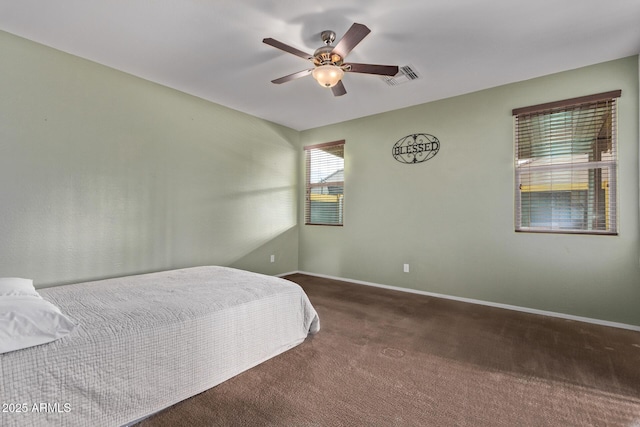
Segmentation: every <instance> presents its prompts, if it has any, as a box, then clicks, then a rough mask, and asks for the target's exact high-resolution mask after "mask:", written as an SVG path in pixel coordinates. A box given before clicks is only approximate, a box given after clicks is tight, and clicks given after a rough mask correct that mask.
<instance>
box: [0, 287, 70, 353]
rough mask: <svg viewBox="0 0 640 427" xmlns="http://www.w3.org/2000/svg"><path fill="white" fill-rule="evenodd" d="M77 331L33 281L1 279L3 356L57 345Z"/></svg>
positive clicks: (0, 306)
mask: <svg viewBox="0 0 640 427" xmlns="http://www.w3.org/2000/svg"><path fill="white" fill-rule="evenodd" d="M75 328H76V325H75V323H74V322H73V321H72V320H71V319H69V318H68V317H67V316H65V315H64V314H62V312H61V311H60V309H58V307H56V306H55V305H53V304H51V303H50V302H49V301H47V300H44V299H43V298H42V297H41V296H40V294H38V292H37V291H36V290H35V289H34V288H33V282H32V281H31V280H29V279H18V278H0V354H2V353H7V352H10V351H15V350H20V349H23V348H27V347H32V346H35V345H40V344H46V343H49V342H51V341H55V340H57V339H60V338H62V337H64V336H66V335H68V334H70V333H71V332H72V331H73V330H74V329H75Z"/></svg>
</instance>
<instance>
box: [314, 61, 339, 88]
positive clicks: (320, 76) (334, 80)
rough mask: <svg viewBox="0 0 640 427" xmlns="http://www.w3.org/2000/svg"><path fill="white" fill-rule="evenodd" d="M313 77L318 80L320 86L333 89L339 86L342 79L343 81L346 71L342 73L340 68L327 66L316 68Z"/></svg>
mask: <svg viewBox="0 0 640 427" xmlns="http://www.w3.org/2000/svg"><path fill="white" fill-rule="evenodd" d="M311 75H312V76H313V78H314V79H316V81H317V82H318V84H319V85H320V86H323V87H333V86H335V85H337V84H338V82H339V81H340V79H342V76H343V75H344V71H342V68H340V67H337V66H335V65H331V64H327V65H321V66H319V67H316V68H315V69H314V70H313V72H312V73H311Z"/></svg>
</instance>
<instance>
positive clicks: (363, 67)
mask: <svg viewBox="0 0 640 427" xmlns="http://www.w3.org/2000/svg"><path fill="white" fill-rule="evenodd" d="M343 68H344V70H345V71H347V72H350V73H363V74H378V75H381V76H395V75H396V74H398V71H399V69H398V66H397V65H374V64H355V63H352V62H350V63H348V64H344V65H343Z"/></svg>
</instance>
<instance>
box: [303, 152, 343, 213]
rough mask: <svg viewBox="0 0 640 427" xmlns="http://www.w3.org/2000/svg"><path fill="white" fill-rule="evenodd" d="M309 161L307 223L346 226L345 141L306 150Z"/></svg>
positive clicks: (307, 161) (306, 204)
mask: <svg viewBox="0 0 640 427" xmlns="http://www.w3.org/2000/svg"><path fill="white" fill-rule="evenodd" d="M304 151H305V158H306V198H305V201H306V202H305V215H304V222H305V224H307V225H309V224H314V225H342V216H343V210H344V141H335V142H327V143H325V144H317V145H311V146H308V147H304Z"/></svg>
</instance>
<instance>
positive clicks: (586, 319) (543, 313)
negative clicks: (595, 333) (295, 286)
mask: <svg viewBox="0 0 640 427" xmlns="http://www.w3.org/2000/svg"><path fill="white" fill-rule="evenodd" d="M296 273H299V274H306V275H308V276H316V277H323V278H325V279H333V280H339V281H343V282H348V283H355V284H357V285H365V286H373V287H376V288H384V289H391V290H394V291H400V292H408V293H412V294H419V295H426V296H430V297H435V298H444V299H450V300H454V301H461V302H467V303H470V304H478V305H486V306H489V307H497V308H504V309H506V310H513V311H521V312H523V313H530V314H539V315H541V316H550V317H558V318H560V319H567V320H574V321H577V322H585V323H593V324H596V325H601V326H610V327H612V328H620V329H629V330H632V331H639V332H640V326H636V325H628V324H626V323H618V322H611V321H608V320H600V319H592V318H590V317H582V316H574V315H572V314H564V313H557V312H554V311H545V310H538V309H535V308H528V307H520V306H517V305H510V304H501V303H498V302H490V301H482V300H477V299H472V298H463V297H456V296H452V295H446V294H438V293H435V292H427V291H420V290H417V289H410V288H401V287H398V286H390V285H382V284H380V283H372V282H365V281H363V280H355V279H345V278H344V277H335V276H329V275H326V274H318V273H309V272H307V271H293V272H291V273H286V274H282V275H278V276H286V275H289V274H296Z"/></svg>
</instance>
